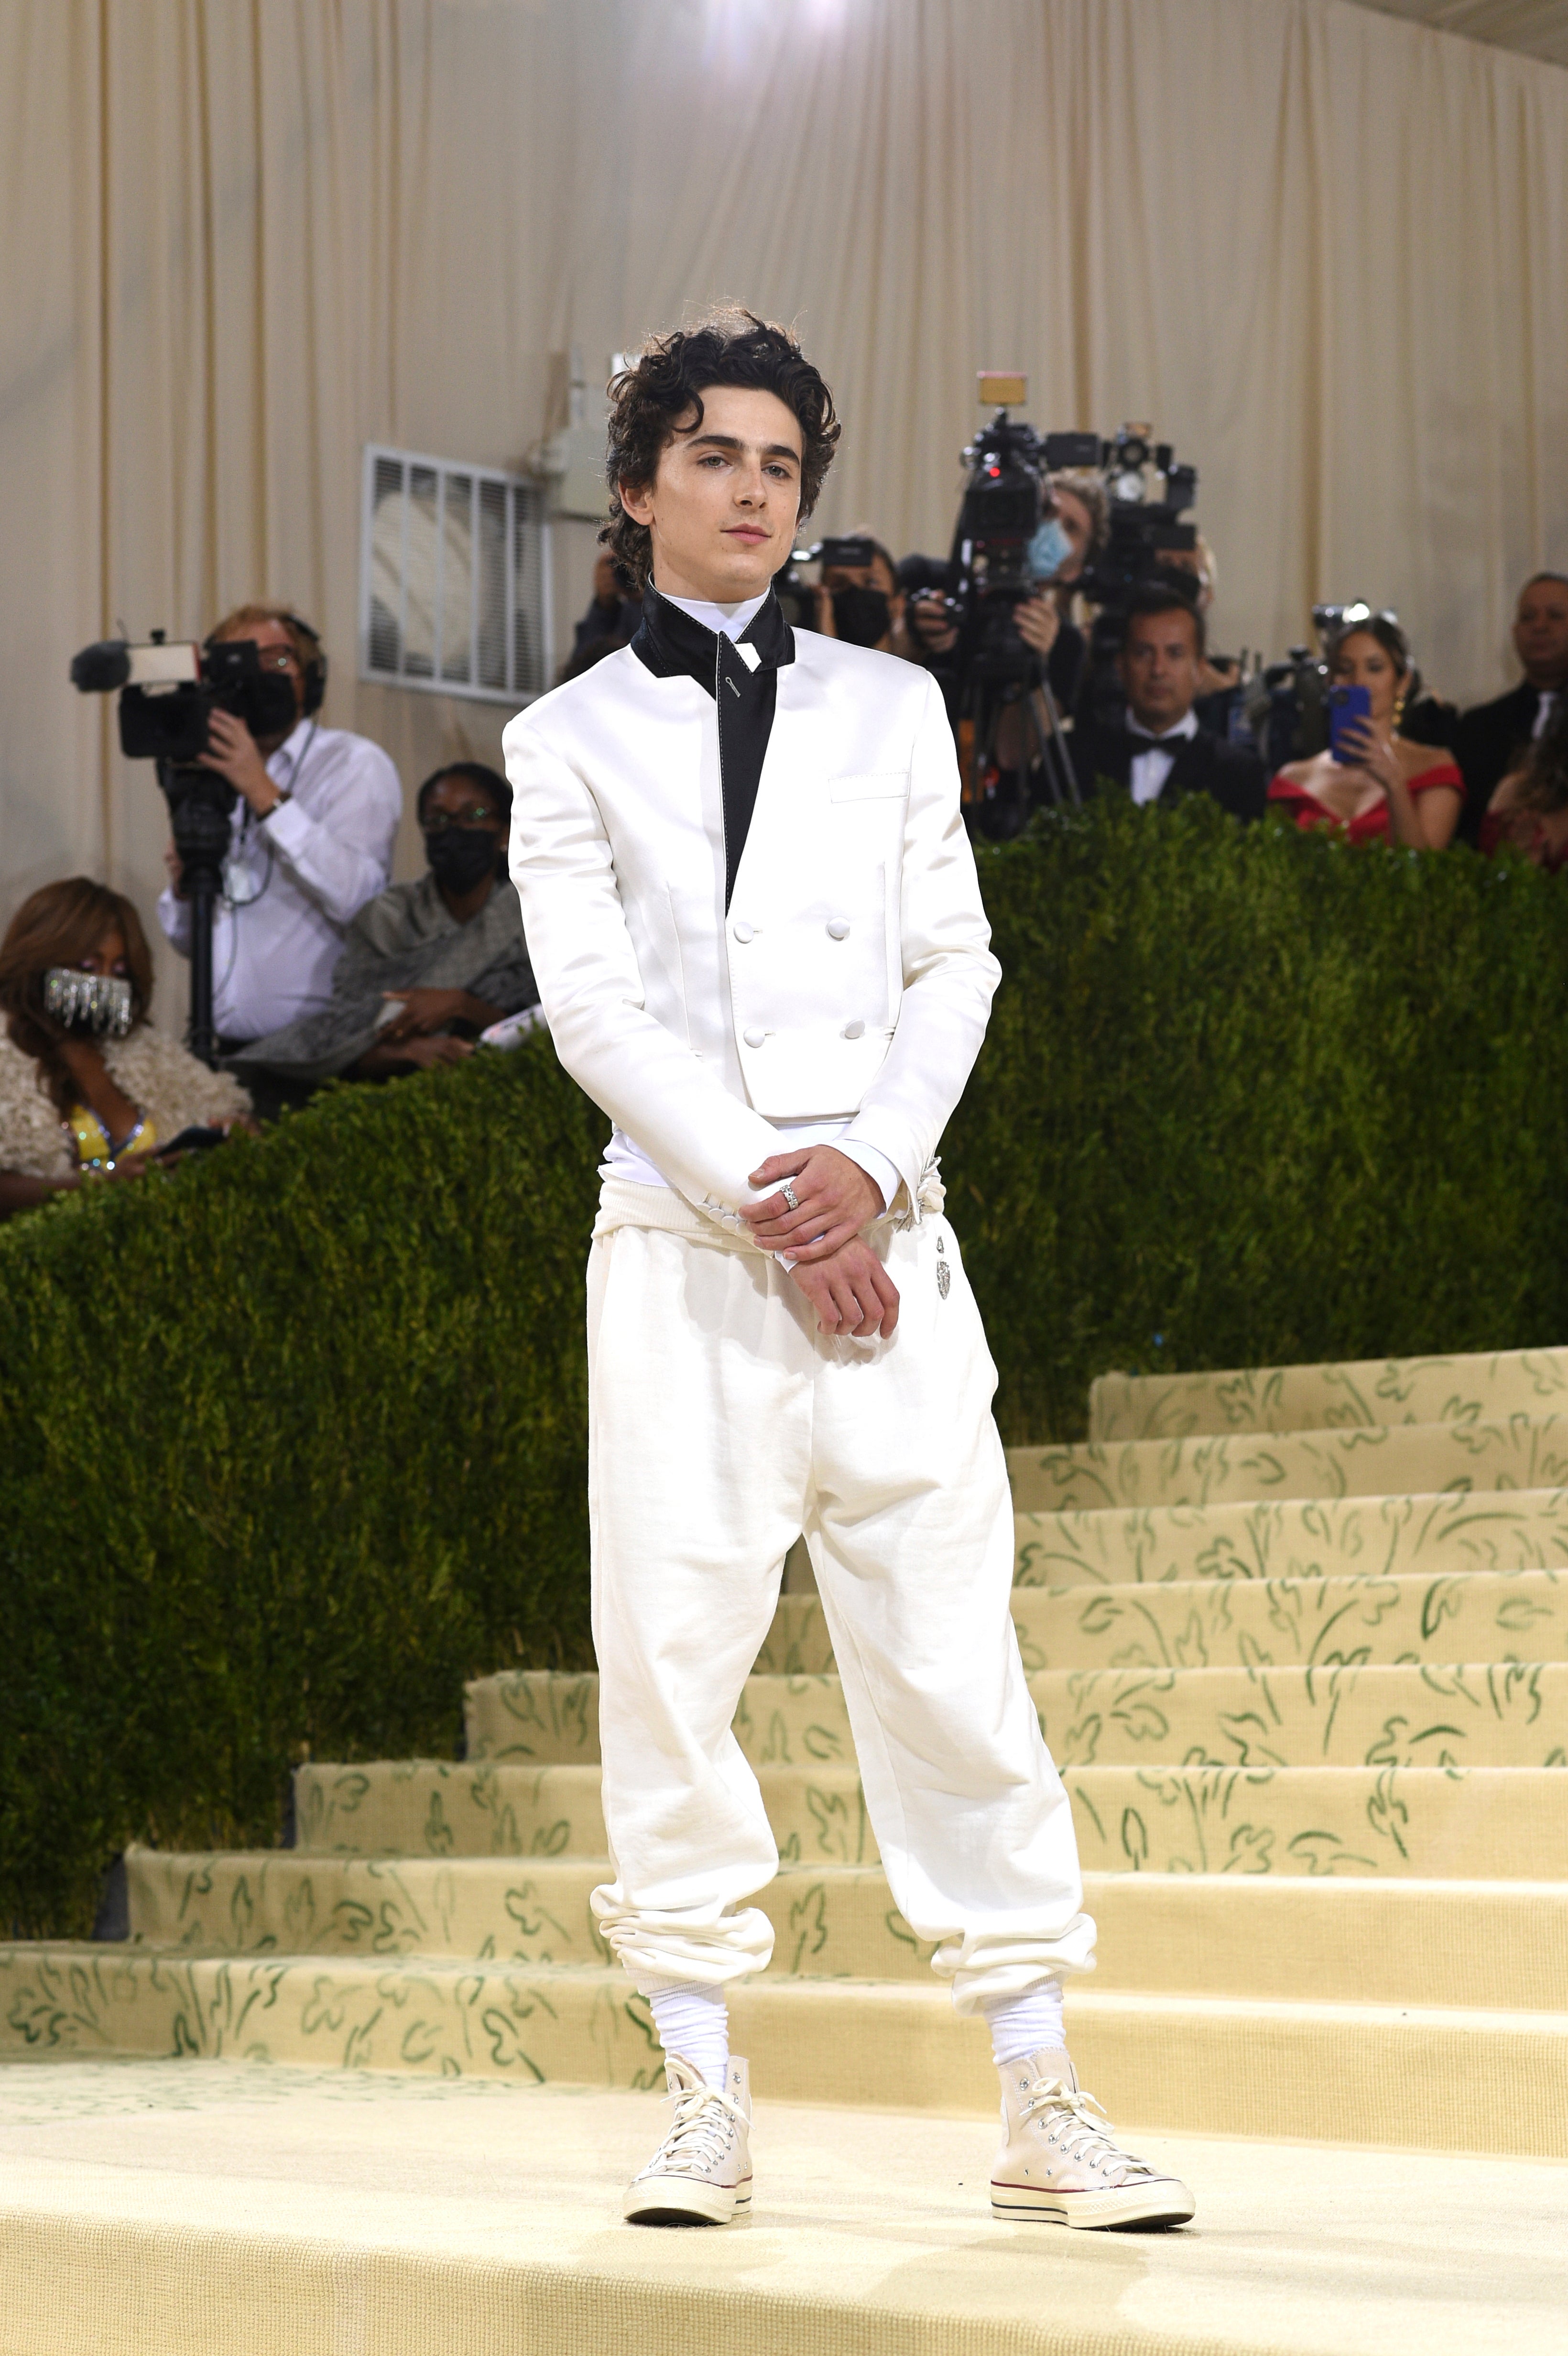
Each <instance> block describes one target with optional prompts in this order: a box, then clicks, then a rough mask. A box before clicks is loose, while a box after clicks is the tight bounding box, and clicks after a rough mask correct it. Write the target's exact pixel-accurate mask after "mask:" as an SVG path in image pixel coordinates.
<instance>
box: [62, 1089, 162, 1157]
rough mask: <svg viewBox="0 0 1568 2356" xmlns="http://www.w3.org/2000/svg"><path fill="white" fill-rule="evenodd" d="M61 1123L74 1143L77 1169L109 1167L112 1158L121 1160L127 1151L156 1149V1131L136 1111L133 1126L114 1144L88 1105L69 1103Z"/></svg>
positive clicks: (152, 1151)
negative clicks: (126, 1135) (127, 1134)
mask: <svg viewBox="0 0 1568 2356" xmlns="http://www.w3.org/2000/svg"><path fill="white" fill-rule="evenodd" d="M65 1125H66V1127H67V1129H68V1130H69V1131H70V1134H71V1139H72V1141H73V1142H74V1144H75V1146H76V1159H77V1166H78V1168H79V1169H81V1170H112V1169H113V1167H114V1164H115V1163H116V1162H120V1161H123V1159H124V1158H125V1156H126V1155H127V1154H129V1153H155V1152H156V1151H157V1144H158V1133H157V1130H155V1128H154V1126H153V1124H152V1122H151V1121H150V1120H149V1119H147V1117H146V1115H145V1113H138V1114H137V1116H136V1125H135V1127H134V1128H133V1130H132V1131H131V1133H130V1135H129V1136H128V1137H125V1138H123V1139H122V1140H121V1141H120V1143H119V1144H118V1145H116V1144H115V1143H114V1142H113V1141H112V1138H111V1137H110V1134H109V1131H108V1130H106V1129H105V1128H104V1126H103V1123H102V1122H101V1120H100V1119H99V1118H98V1115H97V1114H96V1113H95V1112H94V1111H93V1109H92V1108H91V1105H82V1104H79V1105H72V1107H71V1108H70V1110H69V1113H68V1114H67V1115H66V1123H65Z"/></svg>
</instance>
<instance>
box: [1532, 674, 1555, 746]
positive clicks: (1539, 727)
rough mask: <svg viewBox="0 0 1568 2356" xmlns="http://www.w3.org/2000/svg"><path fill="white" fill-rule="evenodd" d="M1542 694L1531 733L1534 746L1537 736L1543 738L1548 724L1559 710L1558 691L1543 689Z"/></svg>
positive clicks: (1551, 688)
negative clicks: (1553, 714)
mask: <svg viewBox="0 0 1568 2356" xmlns="http://www.w3.org/2000/svg"><path fill="white" fill-rule="evenodd" d="M1540 693H1541V701H1540V703H1539V704H1538V705H1537V707H1536V712H1535V725H1534V727H1533V728H1532V729H1531V732H1530V734H1531V743H1532V744H1533V742H1534V740H1535V739H1536V737H1537V736H1543V735H1544V734H1545V733H1546V726H1547V723H1548V722H1549V721H1550V719H1551V717H1552V713H1553V712H1555V711H1556V709H1557V694H1558V691H1557V690H1556V688H1554V687H1543V688H1542V689H1541V691H1540Z"/></svg>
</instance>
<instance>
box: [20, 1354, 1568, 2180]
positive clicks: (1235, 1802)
mask: <svg viewBox="0 0 1568 2356" xmlns="http://www.w3.org/2000/svg"><path fill="white" fill-rule="evenodd" d="M1091 1428H1092V1431H1093V1439H1092V1440H1090V1441H1089V1442H1088V1443H1087V1444H1085V1445H1083V1446H1079V1447H1051V1448H1029V1449H1020V1450H1016V1451H1013V1453H1012V1458H1011V1464H1012V1474H1013V1483H1014V1493H1015V1499H1016V1504H1017V1507H1018V1574H1017V1576H1018V1586H1017V1590H1016V1603H1015V1613H1016V1618H1017V1622H1018V1628H1019V1639H1020V1642H1021V1644H1022V1647H1023V1655H1024V1660H1025V1664H1026V1665H1027V1667H1028V1669H1029V1676H1030V1682H1031V1688H1032V1691H1033V1693H1034V1696H1035V1698H1036V1701H1037V1703H1038V1705H1039V1708H1040V1717H1041V1720H1042V1723H1043V1725H1044V1728H1045V1731H1046V1735H1047V1739H1048V1740H1049V1742H1050V1744H1051V1750H1052V1751H1053V1753H1054V1755H1055V1757H1056V1760H1057V1762H1058V1763H1059V1765H1060V1766H1061V1769H1062V1771H1063V1773H1064V1776H1065V1779H1066V1782H1067V1783H1068V1786H1069V1789H1070V1790H1071V1792H1072V1800H1073V1807H1074V1813H1075V1815H1076V1819H1077V1824H1078V1830H1079V1837H1080V1841H1081V1844H1082V1848H1083V1863H1084V1868H1085V1871H1086V1874H1087V1878H1088V1895H1087V1901H1086V1902H1087V1904H1088V1906H1089V1908H1090V1910H1091V1911H1092V1912H1093V1914H1094V1915H1095V1916H1096V1917H1097V1919H1098V1921H1099V1923H1100V1933H1101V1937H1100V1957H1101V1960H1100V1967H1099V1969H1098V1971H1097V1972H1096V1973H1095V1975H1094V1976H1093V1978H1091V1979H1089V1980H1087V1981H1084V1982H1079V1983H1074V1984H1073V1985H1072V1987H1070V1990H1069V1996H1068V2005H1069V2013H1068V2020H1069V2029H1070V2033H1071V2037H1072V2045H1073V2050H1074V2052H1075V2055H1076V2056H1077V2058H1078V2061H1079V2066H1080V2071H1081V2074H1082V2075H1083V2078H1084V2080H1085V2081H1086V2083H1088V2084H1089V2085H1091V2086H1092V2087H1093V2089H1094V2090H1095V2092H1096V2093H1097V2094H1099V2095H1100V2096H1101V2098H1102V2099H1103V2100H1104V2102H1105V2104H1107V2106H1108V2108H1109V2109H1110V2110H1111V2113H1112V2115H1113V2116H1115V2117H1116V2118H1118V2119H1125V2120H1126V2121H1129V2122H1133V2123H1136V2125H1137V2126H1140V2127H1144V2128H1148V2129H1168V2130H1181V2131H1186V2132H1189V2133H1192V2134H1200V2135H1201V2134H1221V2135H1223V2134H1232V2135H1242V2136H1255V2137H1293V2136H1294V2137H1312V2138H1322V2139H1325V2140H1328V2141H1333V2142H1338V2143H1340V2144H1357V2143H1360V2144H1376V2145H1402V2146H1405V2147H1424V2148H1426V2149H1429V2150H1433V2151H1444V2150H1456V2151H1457V2150H1464V2151H1467V2152H1476V2151H1482V2152H1493V2153H1509V2154H1515V2155H1520V2156H1540V2157H1547V2156H1552V2155H1556V2154H1561V2153H1563V2150H1564V2149H1565V2148H1568V1935H1565V1933H1568V1772H1565V1771H1568V1569H1563V1566H1564V1565H1568V1350H1564V1351H1557V1352H1542V1353H1538V1354H1516V1355H1508V1356H1499V1357H1494V1358H1474V1359H1445V1360H1436V1359H1432V1360H1420V1361H1414V1362H1407V1363H1389V1364H1379V1365H1349V1366H1322V1367H1303V1366H1298V1367H1289V1368H1285V1369H1280V1370H1275V1371H1272V1372H1260V1373H1251V1374H1242V1375H1204V1376H1183V1377H1173V1378H1170V1379H1146V1380H1135V1379H1131V1378H1128V1377H1125V1376H1107V1377H1105V1378H1104V1379H1103V1380H1102V1381H1101V1382H1100V1383H1098V1384H1096V1386H1095V1387H1094V1393H1093V1402H1092V1413H1091ZM595 1698H596V1697H595V1681H594V1679H593V1678H592V1677H591V1676H547V1675H534V1674H516V1675H507V1676H494V1677H487V1678H482V1679H480V1680H479V1681H478V1682H476V1683H475V1685H473V1686H472V1687H470V1688H469V1694H468V1746H467V1748H468V1755H467V1757H466V1758H465V1759H464V1761H463V1762H453V1761H449V1760H447V1761H403V1762H384V1763H369V1764H360V1765H340V1766H339V1765H330V1764H325V1763H314V1764H312V1765H309V1766H307V1767H304V1768H302V1769H301V1770H300V1771H299V1773H298V1775H297V1778H296V1817H297V1827H298V1846H297V1847H294V1848H293V1849H289V1850H278V1851H272V1852H267V1853H264V1854H254V1855H231V1856H224V1855H211V1856H171V1855H166V1854H162V1853H158V1852H155V1851H152V1850H145V1849H142V1850H136V1851H133V1853H132V1854H131V1855H130V1857H129V1858H128V1859H127V1876H128V1886H129V1901H130V1926H131V1936H130V1940H129V1941H128V1942H127V1943H125V1944H114V1945H103V1944H100V1945H84V1944H34V1945H21V1946H14V1947H12V1948H9V1949H6V1950H0V2022H3V2024H4V2026H3V2028H0V2053H5V2054H6V2055H8V2056H9V2057H11V2058H16V2057H19V2056H22V2055H32V2056H37V2055H41V2054H57V2055H58V2054H62V2053H74V2054H76V2055H78V2056H84V2057H85V2056H93V2055H105V2056H106V2055H142V2056H156V2055H181V2054H183V2055H192V2056H201V2057H208V2058H218V2057H230V2058H237V2059H244V2058H252V2059H255V2058H261V2059H269V2060H272V2061H294V2062H303V2063H314V2064H318V2065H320V2064H331V2065H339V2066H342V2067H347V2068H350V2069H368V2070H385V2071H390V2072H441V2073H446V2074H448V2075H453V2074H463V2075H470V2074H475V2073H478V2074H489V2075H498V2076H504V2077H509V2078H511V2079H513V2080H514V2081H517V2082H522V2083H538V2082H541V2081H544V2080H554V2081H562V2082H571V2083H596V2084H610V2085H620V2086H643V2085H651V2084H652V2083H655V2081H656V2078H657V2077H658V2076H659V2074H660V2073H659V2070H658V2062H657V2055H656V2048H655V2045H654V2043H653V2040H652V2038H651V2033H650V2028H649V2023H648V2019H647V2016H646V2010H645V2007H644V2005H643V2004H642V2003H641V2001H640V2000H639V1999H637V1998H636V1997H635V1996H633V1995H631V1994H630V1993H629V1991H628V1987H627V1984H626V1982H625V1980H624V1976H622V1975H621V1974H620V1973H619V1971H617V1970H614V1969H612V1968H611V1967H610V1966H609V1965H608V1962H607V1959H606V1956H605V1954H604V1953H603V1949H602V1947H601V1945H600V1944H599V1943H598V1941H597V1939H596V1936H595V1933H594V1932H593V1929H592V1922H591V1919H590V1915H589V1909H588V1898H589V1892H590V1890H592V1887H593V1885H594V1884H595V1882H596V1881H598V1880H600V1879H603V1876H604V1873H605V1866H604V1862H603V1847H604V1835H603V1818H602V1815H601V1813H600V1806H599V1793H598V1771H597V1766H596V1761H597V1758H598V1747H597V1736H596V1710H595ZM736 1728H737V1732H738V1734H739V1737H740V1740H741V1743H742V1745H743V1747H744V1748H745V1750H746V1752H747V1754H748V1756H749V1757H750V1758H751V1759H752V1762H754V1764H755V1766H756V1768H757V1771H758V1773H759V1775H760V1777H761V1779H762V1783H763V1790H764V1793H765V1794H766V1798H767V1804H768V1810H769V1815H770V1816H771V1819H772V1821H773V1826H774V1829H775V1832H776V1834H777V1837H778V1842H779V1847H780V1851H781V1854H782V1856H783V1858H784V1869H783V1870H782V1872H781V1873H780V1875H779V1877H778V1879H777V1880H776V1881H775V1882H774V1883H773V1885H772V1887H771V1888H770V1889H769V1890H766V1891H765V1892H763V1896H762V1899H761V1901H760V1902H761V1903H762V1904H763V1905H764V1906H765V1907H766V1909H767V1911H768V1912H769V1914H770V1916H771V1917H772V1919H773V1923H774V1925H775V1927H776V1932H777V1946H776V1954H775V1962H774V1967H773V1971H772V1972H770V1973H769V1974H768V1975H766V1976H764V1977H763V1978H761V1979H759V1980H758V1981H756V1982H755V1983H753V1984H752V1985H750V1986H745V1987H741V1988H740V1989H738V1990H737V1991H736V1992H735V1998H734V2011H735V2030H734V2040H735V2044H736V2048H737V2050H738V2051H742V2052H746V2053H748V2054H749V2055H750V2057H751V2060H752V2076H753V2083H754V2084H755V2085H756V2087H757V2089H758V2091H759V2093H760V2094H762V2095H763V2096H764V2097H772V2098H773V2099H774V2100H775V2101H793V2102H799V2103H836V2104H853V2105H857V2106H861V2107H866V2106H883V2107H891V2108H896V2109H902V2110H905V2111H910V2110H949V2111H956V2112H965V2111H973V2112H986V2113H989V2112H990V2111H991V2110H992V2109H993V2108H994V2104H995V2099H996V2097H995V2079H994V2075H993V2072H992V2071H991V2069H990V2066H989V2062H988V2059H987V2050H986V2041H985V2039H984V2037H983V2035H982V2034H981V2033H980V2032H979V2031H978V2030H977V2029H976V2028H975V2027H974V2026H972V2025H964V2024H960V2023H958V2022H957V2021H955V2019H954V2017H953V2015H952V2011H951V2007H950V2004H949V2000H948V1997H947V1996H946V1994H945V1992H944V1990H943V1989H942V1988H940V1987H938V1986H937V1985H936V1984H935V1982H934V1981H933V1978H932V1976H931V1973H930V1971H929V1968H928V1965H927V1958H926V1953H925V1951H924V1950H923V1948H922V1947H920V1946H919V1945H918V1944H916V1942H915V1940H914V1939H913V1937H912V1934H911V1933H910V1932H909V1930H908V1928H907V1927H906V1926H905V1924H904V1923H903V1922H902V1921H901V1918H900V1916H899V1915H898V1913H897V1912H896V1911H895V1910H894V1908H893V1906H892V1903H891V1897H890V1894H889V1891H888V1889H887V1885H886V1882H885V1880H884V1879H883V1877H882V1874H881V1871H880V1867H879V1865H878V1863H877V1852H876V1845H875V1841H874V1838H873V1837H872V1834H871V1831H870V1827H869V1824H868V1822H867V1820H866V1815H865V1811H864V1807H863V1804H862V1801H861V1796H860V1791H859V1781H858V1778H857V1774H856V1770H855V1762H854V1753H853V1747H852V1745H851V1742H850V1740H849V1735H848V1727H847V1723H846V1720H845V1715H844V1709H843V1702H842V1697H841V1694H840V1691H839V1687H838V1683H837V1677H836V1676H835V1675H834V1671H833V1663H832V1658H831V1655H830V1652H829V1649H828V1646H827V1639H826V1636H825V1633H824V1631H823V1626H822V1621H821V1615H820V1612H819V1609H818V1606H817V1603H816V1598H815V1596H814V1595H812V1594H810V1593H804V1594H788V1595H785V1596H784V1598H783V1600H782V1601H781V1603H780V1606H779V1611H778V1615H777V1618H776V1620H775V1622H774V1624H773V1630H772V1632H771V1633H770V1635H769V1638H768V1642H767V1644H766V1645H765V1647H764V1650H763V1655H762V1656H761V1657H760V1659H759V1661H758V1664H757V1669H756V1673H755V1675H754V1676H752V1679H751V1681H750V1683H749V1685H748V1687H747V1689H746V1694H745V1697H744V1699H743V1702H742V1704H741V1711H740V1714H739V1716H738V1718H737V1719H736Z"/></svg>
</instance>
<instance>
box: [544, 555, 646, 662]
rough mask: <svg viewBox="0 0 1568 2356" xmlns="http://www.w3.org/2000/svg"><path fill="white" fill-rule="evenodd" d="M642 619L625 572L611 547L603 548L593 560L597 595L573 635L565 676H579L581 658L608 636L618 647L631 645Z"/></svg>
mask: <svg viewBox="0 0 1568 2356" xmlns="http://www.w3.org/2000/svg"><path fill="white" fill-rule="evenodd" d="M642 618H643V609H642V605H641V604H640V603H639V601H638V600H637V599H636V598H635V597H634V596H632V595H631V594H630V592H629V590H628V588H627V585H626V577H625V575H624V573H623V572H622V570H621V568H620V566H619V565H618V564H617V563H616V562H615V560H614V558H613V556H612V555H611V553H610V552H609V550H608V549H607V548H603V549H601V550H600V552H599V554H598V555H597V556H596V557H595V559H594V561H593V595H592V599H591V601H590V603H589V607H588V611H587V612H586V614H584V616H582V619H581V622H579V623H578V625H577V627H576V629H575V631H574V632H573V634H572V640H571V654H570V656H569V657H568V658H567V661H566V663H565V664H564V665H563V666H562V670H561V677H562V679H563V680H564V679H565V678H567V677H568V676H570V677H571V678H572V679H575V678H576V677H577V675H578V668H579V666H578V657H579V656H580V655H582V654H585V653H586V652H587V650H588V648H590V647H593V646H598V645H600V644H601V643H602V642H603V640H605V639H611V640H613V642H614V644H615V645H617V646H623V647H624V646H629V645H630V644H631V642H632V640H633V638H634V637H635V636H636V632H637V624H638V623H639V622H640V621H641V620H642Z"/></svg>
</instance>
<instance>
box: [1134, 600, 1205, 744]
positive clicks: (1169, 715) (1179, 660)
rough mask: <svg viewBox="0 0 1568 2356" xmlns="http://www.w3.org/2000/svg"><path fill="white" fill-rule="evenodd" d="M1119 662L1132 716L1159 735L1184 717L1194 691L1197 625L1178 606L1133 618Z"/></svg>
mask: <svg viewBox="0 0 1568 2356" xmlns="http://www.w3.org/2000/svg"><path fill="white" fill-rule="evenodd" d="M1121 664H1122V684H1123V686H1124V687H1125V689H1126V691H1127V702H1128V704H1129V705H1130V707H1131V709H1132V715H1133V718H1134V719H1135V720H1136V722H1137V723H1138V725H1139V726H1140V727H1141V728H1147V729H1149V730H1151V731H1152V732H1153V734H1155V735H1157V736H1163V735H1164V734H1165V733H1166V731H1167V730H1168V729H1170V728H1175V727H1177V726H1179V723H1181V722H1182V721H1183V720H1185V719H1186V717H1187V715H1188V713H1189V712H1190V711H1191V709H1192V705H1193V701H1194V699H1195V698H1196V696H1197V693H1198V625H1197V623H1196V621H1195V620H1194V619H1193V617H1192V616H1191V615H1190V614H1189V613H1185V612H1183V610H1182V609H1181V607H1180V606H1176V607H1174V608H1173V609H1172V611H1171V612H1170V613H1168V614H1135V615H1134V616H1133V617H1132V619H1131V621H1130V622H1129V623H1128V624H1127V636H1126V641H1125V645H1124V646H1123V648H1122V655H1121Z"/></svg>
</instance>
